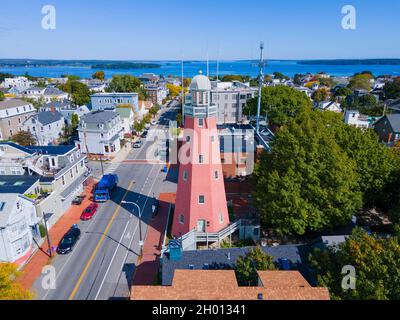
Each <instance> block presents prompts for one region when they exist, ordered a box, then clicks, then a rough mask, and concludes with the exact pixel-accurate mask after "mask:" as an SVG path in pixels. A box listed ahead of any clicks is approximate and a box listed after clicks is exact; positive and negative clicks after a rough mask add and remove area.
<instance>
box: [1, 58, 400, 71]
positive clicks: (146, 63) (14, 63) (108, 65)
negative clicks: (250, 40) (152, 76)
mask: <svg viewBox="0 0 400 320" xmlns="http://www.w3.org/2000/svg"><path fill="white" fill-rule="evenodd" d="M267 61H274V62H280V61H281V62H293V63H295V64H298V65H316V66H318V65H327V66H360V65H382V66H384V65H387V66H391V65H392V66H398V65H400V59H397V58H393V59H388V58H382V59H380V58H377V59H312V60H305V59H299V60H286V59H269V60H267ZM201 62H204V61H201V60H185V61H184V64H193V63H201ZM220 62H226V63H227V62H249V63H257V62H258V61H257V60H252V59H248V60H246V59H241V60H220ZM174 63H179V64H180V63H181V61H179V60H137V61H135V60H126V61H123V60H121V61H119V60H52V59H0V67H2V68H13V67H16V68H18V67H88V68H92V69H105V70H116V69H120V70H123V69H158V68H161V67H162V64H166V65H170V64H174ZM210 63H215V61H213V60H211V61H210Z"/></svg>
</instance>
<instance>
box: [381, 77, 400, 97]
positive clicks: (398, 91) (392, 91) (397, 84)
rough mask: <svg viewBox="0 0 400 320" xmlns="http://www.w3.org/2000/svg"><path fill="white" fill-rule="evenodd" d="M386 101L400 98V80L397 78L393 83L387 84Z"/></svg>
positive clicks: (385, 88)
mask: <svg viewBox="0 0 400 320" xmlns="http://www.w3.org/2000/svg"><path fill="white" fill-rule="evenodd" d="M383 91H384V93H385V98H386V99H398V98H400V78H396V79H394V80H393V82H390V81H389V82H387V83H386V84H385V87H384V88H383Z"/></svg>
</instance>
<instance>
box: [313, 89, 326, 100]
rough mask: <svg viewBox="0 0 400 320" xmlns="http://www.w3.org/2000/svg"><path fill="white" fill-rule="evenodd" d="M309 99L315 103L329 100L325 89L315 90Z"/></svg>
mask: <svg viewBox="0 0 400 320" xmlns="http://www.w3.org/2000/svg"><path fill="white" fill-rule="evenodd" d="M311 98H312V99H313V100H314V101H315V102H317V103H319V102H322V101H327V100H328V98H329V91H328V90H327V89H325V88H321V89H318V90H315V91H314V93H313V94H312V96H311Z"/></svg>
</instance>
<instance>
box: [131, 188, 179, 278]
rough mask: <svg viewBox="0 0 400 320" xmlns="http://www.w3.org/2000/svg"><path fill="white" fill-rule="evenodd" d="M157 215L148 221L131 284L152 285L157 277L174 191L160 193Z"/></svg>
mask: <svg viewBox="0 0 400 320" xmlns="http://www.w3.org/2000/svg"><path fill="white" fill-rule="evenodd" d="M158 200H159V203H160V207H159V212H158V214H157V216H156V217H155V218H154V219H153V220H152V221H151V222H150V225H149V228H148V230H147V235H146V239H145V242H144V247H143V255H142V258H141V260H140V263H139V262H138V263H139V264H138V266H137V268H136V272H135V275H134V279H133V285H153V284H154V282H155V280H156V279H157V274H158V269H159V262H160V254H161V249H162V244H163V241H164V233H165V229H166V225H167V220H168V209H169V206H170V204H174V203H175V193H162V194H160V197H159V198H158Z"/></svg>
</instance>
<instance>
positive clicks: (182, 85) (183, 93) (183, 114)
mask: <svg viewBox="0 0 400 320" xmlns="http://www.w3.org/2000/svg"><path fill="white" fill-rule="evenodd" d="M181 69H182V70H181V71H182V78H181V87H182V123H183V124H184V123H185V107H184V103H185V88H184V84H183V57H182V67H181Z"/></svg>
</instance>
